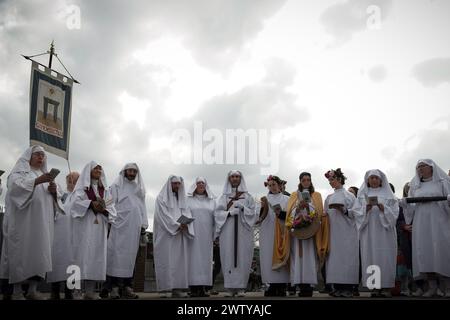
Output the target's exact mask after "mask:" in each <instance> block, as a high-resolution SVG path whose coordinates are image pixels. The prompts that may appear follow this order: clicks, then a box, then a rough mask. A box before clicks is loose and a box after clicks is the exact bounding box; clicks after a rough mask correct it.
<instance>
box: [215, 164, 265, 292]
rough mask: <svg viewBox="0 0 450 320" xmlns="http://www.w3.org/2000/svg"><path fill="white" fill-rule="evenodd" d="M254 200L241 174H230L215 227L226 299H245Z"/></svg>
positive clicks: (216, 216)
mask: <svg viewBox="0 0 450 320" xmlns="http://www.w3.org/2000/svg"><path fill="white" fill-rule="evenodd" d="M257 218H258V217H257V215H256V209H255V201H254V199H253V197H252V196H251V195H250V194H249V193H248V190H247V186H246V184H245V179H244V177H243V175H242V173H241V172H240V171H237V170H235V171H230V172H229V173H228V176H227V180H226V182H225V186H224V189H223V195H222V196H221V197H220V198H219V200H218V203H217V207H216V213H215V224H216V234H218V235H219V240H220V260H221V262H222V272H223V277H224V287H225V288H226V289H227V293H226V296H227V297H232V296H235V295H237V296H238V297H243V296H245V293H244V292H245V288H246V287H247V283H248V278H249V275H250V269H251V266H252V260H253V250H254V237H253V226H254V225H255V223H256V220H257Z"/></svg>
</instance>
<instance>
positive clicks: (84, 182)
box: [73, 161, 107, 192]
mask: <svg viewBox="0 0 450 320" xmlns="http://www.w3.org/2000/svg"><path fill="white" fill-rule="evenodd" d="M98 165H99V164H98V163H97V162H95V161H91V162H89V163H88V164H87V165H85V166H84V168H83V170H82V171H81V173H80V177H79V178H78V181H77V184H76V185H75V188H74V189H73V192H77V191H83V192H84V191H85V190H86V189H89V187H90V186H91V171H92V169H94V168H95V167H96V166H98ZM100 182H101V185H102V186H103V188H105V189H106V188H107V184H106V177H105V171H104V170H102V175H101V177H100Z"/></svg>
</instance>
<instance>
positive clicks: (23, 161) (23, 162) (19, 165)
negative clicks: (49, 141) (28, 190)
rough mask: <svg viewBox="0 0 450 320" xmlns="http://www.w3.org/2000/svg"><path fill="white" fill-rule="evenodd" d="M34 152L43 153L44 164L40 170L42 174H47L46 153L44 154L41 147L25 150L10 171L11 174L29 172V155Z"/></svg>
mask: <svg viewBox="0 0 450 320" xmlns="http://www.w3.org/2000/svg"><path fill="white" fill-rule="evenodd" d="M35 152H43V153H44V163H43V165H42V168H41V170H42V172H47V153H46V152H45V150H44V148H42V147H41V146H31V147H29V148H28V149H27V150H25V152H24V153H23V154H22V155H21V156H20V158H19V160H17V162H16V164H15V165H14V168H13V169H12V170H11V173H18V172H30V171H31V167H30V159H31V155H32V154H33V153H35Z"/></svg>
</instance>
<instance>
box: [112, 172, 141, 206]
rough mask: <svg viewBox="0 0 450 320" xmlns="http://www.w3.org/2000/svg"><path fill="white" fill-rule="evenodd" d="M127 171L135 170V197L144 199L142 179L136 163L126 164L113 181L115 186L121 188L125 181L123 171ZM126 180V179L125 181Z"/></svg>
mask: <svg viewBox="0 0 450 320" xmlns="http://www.w3.org/2000/svg"><path fill="white" fill-rule="evenodd" d="M127 169H135V170H136V171H137V175H136V179H135V181H136V184H137V186H138V188H137V192H136V195H137V196H138V197H140V198H145V185H144V179H142V175H141V170H139V167H138V165H137V164H136V163H127V164H126V165H125V166H124V167H123V168H122V170H120V172H119V176H118V177H117V179H116V180H115V181H114V184H116V185H117V186H118V187H119V188H122V186H123V182H124V181H125V179H127V178H125V171H126V170H127ZM127 180H128V179H127Z"/></svg>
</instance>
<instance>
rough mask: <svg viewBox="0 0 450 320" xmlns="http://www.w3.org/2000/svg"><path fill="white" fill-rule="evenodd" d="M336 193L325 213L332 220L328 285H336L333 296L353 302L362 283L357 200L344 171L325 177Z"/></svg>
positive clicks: (332, 172) (338, 170)
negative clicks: (347, 188)
mask: <svg viewBox="0 0 450 320" xmlns="http://www.w3.org/2000/svg"><path fill="white" fill-rule="evenodd" d="M325 177H326V178H327V179H328V182H329V184H330V186H331V187H332V188H333V189H334V193H332V194H330V195H329V196H328V197H327V198H326V199H325V206H324V207H325V213H326V214H327V215H328V217H329V220H330V253H329V255H328V258H327V262H326V277H327V279H326V282H327V283H328V284H332V285H333V288H334V291H332V292H331V293H330V295H332V296H335V297H344V298H351V297H352V296H353V294H352V291H353V286H354V285H356V284H358V283H359V242H358V232H357V227H356V221H355V216H354V213H353V210H352V208H353V207H354V205H355V201H356V198H355V196H354V195H353V194H352V193H350V192H348V191H347V190H345V189H344V188H343V185H344V183H345V180H346V179H347V178H346V177H345V176H344V174H343V172H342V171H341V169H340V168H338V169H336V170H329V171H328V172H327V173H325Z"/></svg>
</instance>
